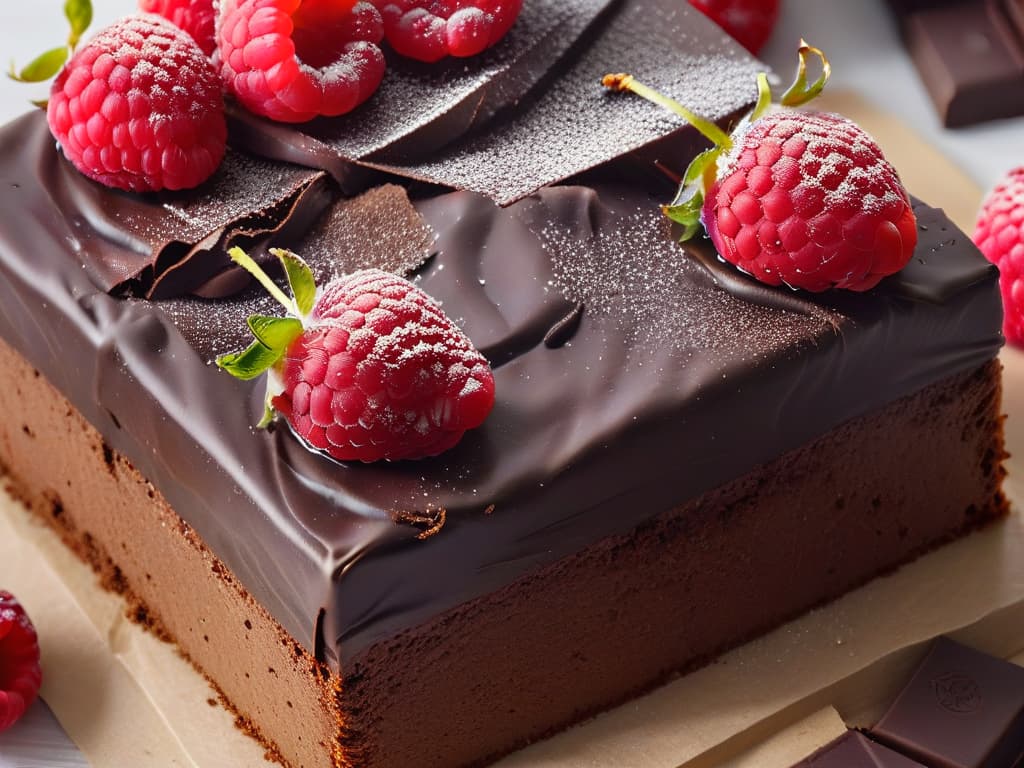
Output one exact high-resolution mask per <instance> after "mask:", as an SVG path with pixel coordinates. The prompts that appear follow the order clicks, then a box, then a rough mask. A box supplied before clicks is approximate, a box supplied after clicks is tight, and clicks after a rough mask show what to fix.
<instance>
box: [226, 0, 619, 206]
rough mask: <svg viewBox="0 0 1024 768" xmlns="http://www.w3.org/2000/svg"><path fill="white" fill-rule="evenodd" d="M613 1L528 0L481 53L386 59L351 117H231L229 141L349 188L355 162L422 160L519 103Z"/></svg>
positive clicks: (235, 115) (236, 115)
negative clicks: (299, 121) (375, 85)
mask: <svg viewBox="0 0 1024 768" xmlns="http://www.w3.org/2000/svg"><path fill="white" fill-rule="evenodd" d="M614 2H615V0H530V1H529V2H527V3H524V4H523V9H522V12H521V13H520V16H519V18H518V19H517V20H516V23H515V25H514V26H513V27H512V29H511V30H510V31H509V33H508V35H506V37H505V38H504V39H503V40H502V41H501V42H500V43H498V44H497V45H496V46H494V47H493V48H491V49H489V50H488V51H485V52H484V53H482V54H480V55H479V56H474V57H470V58H468V59H448V60H445V61H442V62H438V63H437V64H433V65H425V64H423V63H421V62H415V61H411V60H409V59H406V58H403V57H401V56H393V55H392V56H389V58H388V71H387V74H386V75H385V78H384V81H383V83H382V84H381V87H380V89H379V90H378V91H377V93H375V94H374V95H373V97H372V98H371V99H370V100H369V101H368V102H367V103H366V104H364V105H363V106H362V107H360V108H359V109H358V110H357V111H355V112H353V113H352V114H351V115H349V116H344V117H342V118H331V119H326V118H325V119H319V120H314V121H313V122H310V123H307V124H305V125H304V126H301V127H300V128H299V129H297V130H296V129H292V128H291V127H289V128H288V130H287V131H283V130H282V129H281V127H280V126H277V125H275V124H274V123H271V122H270V121H267V120H263V119H261V118H256V117H253V116H251V115H247V114H238V113H236V114H234V115H233V118H234V120H233V123H234V125H233V134H234V135H235V136H236V138H238V137H240V138H241V139H242V141H244V142H245V145H246V146H247V147H248V148H249V149H250V150H252V151H255V152H259V153H261V154H266V156H271V157H276V158H278V159H282V160H289V161H293V162H304V163H305V164H308V165H311V166H313V167H316V168H322V169H323V170H326V171H328V172H329V173H331V174H332V175H333V176H335V179H336V180H337V181H338V183H339V184H341V185H342V188H343V189H349V188H350V184H351V183H353V173H357V172H356V171H355V169H354V168H353V167H352V165H351V162H352V161H353V160H360V159H367V158H370V157H373V158H374V159H375V160H376V161H377V162H385V163H387V162H393V163H398V162H403V161H406V160H408V159H411V158H414V157H419V158H422V157H424V156H425V155H426V154H427V153H429V152H432V151H434V150H436V149H438V148H439V147H441V146H443V145H445V144H447V143H449V142H451V141H453V140H454V139H456V138H458V137H460V136H462V135H464V134H465V133H466V132H467V131H469V130H470V129H471V128H473V127H475V126H477V125H480V124H482V123H483V122H484V121H486V120H487V119H488V118H490V117H491V116H492V115H494V114H495V112H497V111H498V110H500V109H502V108H504V107H506V106H508V105H510V104H514V103H516V102H517V101H519V99H521V98H522V97H523V96H524V95H525V94H526V93H527V91H529V90H530V89H531V88H532V87H533V86H534V85H536V84H537V82H538V81H539V80H541V79H542V78H543V77H544V76H545V75H546V74H547V72H548V71H549V70H550V69H551V68H552V67H553V66H554V65H555V64H556V63H558V61H559V60H560V59H562V58H563V57H564V56H565V55H566V53H567V51H569V49H570V48H571V47H572V46H573V44H574V43H575V42H576V41H577V40H578V39H579V37H580V36H581V35H583V33H584V32H585V31H586V30H587V29H588V28H589V27H590V26H591V25H592V24H594V22H595V21H596V20H597V19H598V18H599V17H600V16H601V14H602V13H603V12H604V11H605V10H606V9H607V8H608V7H609V6H611V5H613V4H614ZM236 127H237V128H240V129H241V130H236ZM266 139H269V141H267V140H266ZM300 158H304V160H303V159H300Z"/></svg>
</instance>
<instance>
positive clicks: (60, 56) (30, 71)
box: [7, 45, 68, 83]
mask: <svg viewBox="0 0 1024 768" xmlns="http://www.w3.org/2000/svg"><path fill="white" fill-rule="evenodd" d="M67 60H68V49H67V46H64V45H62V46H60V47H59V48H53V49H51V50H49V51H47V52H46V53H44V54H41V55H39V56H37V57H36V58H34V59H33V60H32V61H30V62H29V63H28V64H26V65H25V66H24V67H22V70H21V72H17V71H15V69H14V62H11V69H10V71H9V72H8V73H7V74H8V77H10V78H11V79H12V80H17V81H18V82H19V83H41V82H43V81H44V80H49V79H50V78H51V77H53V76H54V75H56V74H57V73H58V72H59V71H60V68H61V67H63V66H64V62H65V61H67Z"/></svg>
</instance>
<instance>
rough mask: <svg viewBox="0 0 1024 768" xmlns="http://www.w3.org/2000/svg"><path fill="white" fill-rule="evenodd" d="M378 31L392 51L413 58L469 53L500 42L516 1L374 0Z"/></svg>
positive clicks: (518, 6) (432, 58)
mask: <svg viewBox="0 0 1024 768" xmlns="http://www.w3.org/2000/svg"><path fill="white" fill-rule="evenodd" d="M376 3H377V7H378V8H380V12H381V15H382V16H383V17H384V35H385V37H387V40H388V43H390V45H391V47H392V48H394V49H395V50H396V51H397V52H398V53H400V54H402V55H403V56H408V57H409V58H412V59H417V60H419V61H429V62H433V61H438V60H440V59H443V58H444V57H445V56H459V57H465V56H475V55H476V54H478V53H480V52H481V51H484V50H486V49H487V48H490V47H491V46H492V45H494V44H495V43H496V42H498V41H499V40H501V38H503V37H504V36H505V34H506V33H507V32H508V31H509V29H511V27H512V25H513V24H514V23H515V20H516V18H517V17H518V16H519V11H520V9H521V8H522V5H523V1H522V0H376Z"/></svg>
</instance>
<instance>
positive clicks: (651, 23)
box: [370, 0, 765, 205]
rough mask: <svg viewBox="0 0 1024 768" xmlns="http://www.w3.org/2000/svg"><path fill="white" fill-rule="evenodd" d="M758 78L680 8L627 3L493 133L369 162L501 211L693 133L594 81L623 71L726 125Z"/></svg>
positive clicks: (751, 65) (681, 162)
mask: <svg viewBox="0 0 1024 768" xmlns="http://www.w3.org/2000/svg"><path fill="white" fill-rule="evenodd" d="M763 69H765V67H764V66H763V65H761V64H760V63H759V62H757V61H756V60H755V59H753V58H751V57H750V55H749V54H747V53H746V51H744V50H743V49H741V48H740V47H739V46H738V45H737V44H736V43H735V42H734V41H733V40H732V39H731V38H729V37H728V36H726V35H725V33H723V32H721V31H720V30H718V28H717V27H714V25H713V24H712V23H711V22H710V21H708V20H707V19H706V18H705V17H704V16H703V15H702V14H701V13H699V12H697V11H694V10H693V9H691V8H690V7H689V6H688V5H686V4H685V3H679V2H677V0H655V1H653V2H648V1H646V0H645V1H644V2H641V1H640V0H625V2H623V3H622V4H621V5H619V6H617V7H616V8H615V10H614V11H613V12H612V17H611V18H610V19H609V21H608V22H607V23H606V24H605V26H604V27H603V29H602V31H601V34H600V36H599V37H598V38H597V39H596V40H594V41H593V43H592V44H591V45H590V46H589V47H588V49H587V50H586V51H585V52H584V53H583V54H582V55H581V56H580V57H579V58H578V59H576V60H575V61H574V62H573V63H572V64H571V65H570V66H569V67H568V68H567V69H566V70H565V71H564V72H563V73H562V74H560V75H559V76H558V77H557V78H556V79H554V80H553V81H552V82H551V83H549V84H548V87H546V88H545V89H544V92H543V93H542V94H538V95H537V96H536V98H535V99H532V100H529V101H527V102H524V103H523V104H521V105H519V106H518V107H517V108H516V109H515V110H513V111H512V112H511V113H508V114H505V115H504V117H505V119H504V120H503V121H502V122H501V124H500V125H491V126H488V127H489V128H490V130H489V131H488V132H486V133H484V134H481V135H478V136H475V137H472V138H470V139H468V140H467V141H465V142H462V143H460V144H459V145H458V146H453V147H451V148H450V149H448V150H446V151H443V152H441V153H440V154H438V155H436V156H434V157H432V158H430V159H429V160H426V161H423V162H418V163H415V162H411V163H396V162H393V161H391V160H389V159H388V158H385V157H373V158H371V159H370V162H371V164H373V165H374V166H375V167H378V168H380V169H382V170H386V171H388V172H391V173H395V174H398V175H401V176H405V177H408V178H412V179H419V180H423V181H428V182H433V183H435V184H442V185H445V186H448V187H454V188H456V189H463V190H471V191H475V192H480V193H482V194H485V195H487V196H488V197H491V198H492V199H494V200H495V201H497V202H498V203H499V204H501V205H508V204H511V203H513V202H515V201H516V200H519V199H521V198H524V197H526V196H527V195H530V194H532V193H533V192H535V191H537V190H538V189H540V188H541V187H544V186H547V185H549V184H553V183H555V182H558V181H562V180H564V179H567V178H570V177H572V176H575V175H577V174H579V173H582V172H583V171H586V170H589V169H591V168H594V167H596V166H599V165H601V164H603V163H605V162H607V161H609V160H612V159H614V158H617V157H619V156H621V155H624V154H626V153H629V152H631V151H633V150H638V149H641V148H643V147H646V146H648V145H651V144H653V143H655V142H657V141H658V140H662V139H665V138H666V137H668V136H670V135H674V134H693V133H695V132H694V130H693V129H692V128H691V127H689V126H686V125H684V124H683V123H682V121H681V120H680V119H679V118H676V117H674V116H672V115H669V114H667V113H666V112H665V111H664V110H663V109H661V108H660V107H657V106H654V105H652V104H649V103H647V102H646V101H644V100H643V99H640V98H637V97H635V96H629V95H626V94H613V93H606V92H605V91H604V90H603V88H602V86H601V77H602V76H603V75H604V74H606V73H607V72H612V71H614V72H629V73H631V74H633V75H635V76H636V77H637V78H638V79H640V80H642V81H644V82H645V83H647V84H648V85H651V86H653V87H654V88H656V89H658V90H659V91H661V92H662V93H665V94H667V95H669V96H672V97H673V98H675V99H677V100H678V101H680V102H681V103H683V104H685V105H687V106H688V107H689V108H691V109H693V110H694V111H696V112H698V113H699V114H701V115H704V116H705V117H708V118H711V119H713V120H715V121H725V120H728V119H729V118H730V117H731V116H733V115H735V114H736V113H737V112H739V111H740V110H741V109H743V108H744V107H746V106H748V105H749V104H751V103H752V102H753V100H754V98H755V97H756V95H757V86H756V77H757V73H758V72H759V71H762V70H763ZM662 160H663V161H665V163H666V165H668V166H669V167H672V168H675V169H677V170H678V171H679V173H682V171H683V170H684V169H685V167H686V159H685V158H684V157H682V156H677V157H673V156H671V155H669V156H666V157H663V158H662Z"/></svg>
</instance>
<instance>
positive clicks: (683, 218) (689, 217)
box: [661, 147, 722, 242]
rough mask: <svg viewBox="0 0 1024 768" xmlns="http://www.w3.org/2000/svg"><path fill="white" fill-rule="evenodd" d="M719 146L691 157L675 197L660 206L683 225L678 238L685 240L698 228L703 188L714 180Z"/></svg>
mask: <svg viewBox="0 0 1024 768" xmlns="http://www.w3.org/2000/svg"><path fill="white" fill-rule="evenodd" d="M721 154H722V149H721V147H713V148H711V149H706V150H704V151H703V152H701V153H700V154H699V155H697V156H696V157H695V158H693V160H692V161H690V164H689V165H688V166H687V168H686V173H684V174H683V182H682V184H680V185H679V191H678V192H676V196H675V199H674V200H672V202H671V203H669V204H668V205H663V206H662V207H661V210H662V212H663V213H664V214H665V215H666V216H668V218H670V219H671V220H672V221H674V222H676V223H677V224H682V225H683V234H682V236H681V237H680V238H679V239H680V241H682V242H685V241H687V240H689V239H690V238H691V237H693V236H694V235H695V234H697V230H699V229H700V210H701V207H702V206H703V205H704V189H705V186H706V183H710V182H711V181H713V180H714V174H713V171H714V170H715V167H714V166H715V163H716V162H718V156H719V155H721Z"/></svg>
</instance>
